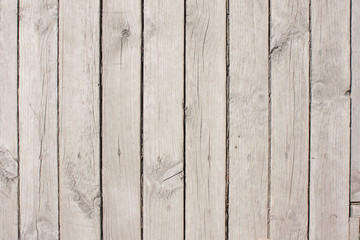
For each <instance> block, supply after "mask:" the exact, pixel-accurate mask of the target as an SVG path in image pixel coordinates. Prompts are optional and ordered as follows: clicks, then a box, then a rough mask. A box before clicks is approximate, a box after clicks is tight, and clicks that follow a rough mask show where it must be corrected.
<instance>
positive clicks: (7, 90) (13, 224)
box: [0, 0, 18, 240]
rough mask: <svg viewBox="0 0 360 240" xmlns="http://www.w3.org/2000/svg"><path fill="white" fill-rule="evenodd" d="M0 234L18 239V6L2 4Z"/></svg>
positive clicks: (11, 2) (8, 0)
mask: <svg viewBox="0 0 360 240" xmlns="http://www.w3.org/2000/svg"><path fill="white" fill-rule="evenodd" d="M0 56H1V57H0V86H1V88H2V89H3V91H1V94H0V129H1V130H0V229H2V231H1V234H0V239H1V240H8V239H16V238H17V237H18V200H17V196H18V195H17V194H18V152H17V148H18V145H17V144H18V142H17V134H18V132H17V2H16V1H14V0H1V1H0Z"/></svg>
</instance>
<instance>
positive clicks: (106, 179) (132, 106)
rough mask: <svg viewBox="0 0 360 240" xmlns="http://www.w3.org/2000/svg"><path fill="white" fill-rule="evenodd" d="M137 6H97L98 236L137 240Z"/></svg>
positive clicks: (117, 1) (114, 0)
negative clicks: (99, 74)
mask: <svg viewBox="0 0 360 240" xmlns="http://www.w3.org/2000/svg"><path fill="white" fill-rule="evenodd" d="M140 70H141V2H140V1H134V2H132V3H131V4H129V2H128V1H126V0H111V1H110V0H105V1H104V2H103V133H102V137H103V201H104V223H103V226H104V238H105V239H140V211H141V209H140V88H141V85H140V83H141V75H140V74H141V71H140Z"/></svg>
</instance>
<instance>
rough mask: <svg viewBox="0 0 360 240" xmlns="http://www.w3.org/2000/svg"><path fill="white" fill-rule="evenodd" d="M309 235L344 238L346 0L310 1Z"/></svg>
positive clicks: (347, 122) (320, 238) (347, 92)
mask: <svg viewBox="0 0 360 240" xmlns="http://www.w3.org/2000/svg"><path fill="white" fill-rule="evenodd" d="M311 36H312V37H311V39H312V41H311V52H312V53H311V94H312V95H311V140H310V141H311V146H310V157H311V158H310V226H309V228H310V229H309V231H310V232H309V238H310V240H315V239H316V240H325V239H326V240H335V239H336V240H337V239H347V238H348V232H349V231H348V221H349V201H350V199H349V187H348V186H349V178H350V176H349V174H350V172H349V170H350V168H349V167H350V166H349V163H350V98H349V96H350V65H349V63H350V1H337V0H319V1H312V4H311Z"/></svg>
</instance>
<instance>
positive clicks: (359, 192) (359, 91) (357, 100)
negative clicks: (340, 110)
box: [351, 0, 360, 202]
mask: <svg viewBox="0 0 360 240" xmlns="http://www.w3.org/2000/svg"><path fill="white" fill-rule="evenodd" d="M351 9H352V22H351V48H352V52H351V53H352V59H351V61H352V81H351V106H352V108H351V117H352V119H351V201H352V202H360V22H359V19H360V1H359V0H352V8H351Z"/></svg>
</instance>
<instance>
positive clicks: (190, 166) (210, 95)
mask: <svg viewBox="0 0 360 240" xmlns="http://www.w3.org/2000/svg"><path fill="white" fill-rule="evenodd" d="M186 13H187V14H186V16H187V19H186V143H185V146H186V158H185V159H186V170H185V172H186V203H185V206H186V213H185V216H186V219H185V224H186V226H185V230H186V232H185V234H186V236H185V237H186V239H223V238H224V236H225V173H226V169H225V167H226V48H225V46H226V5H225V2H224V1H222V0H214V1H201V2H197V1H196V0H189V1H187V2H186Z"/></svg>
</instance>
